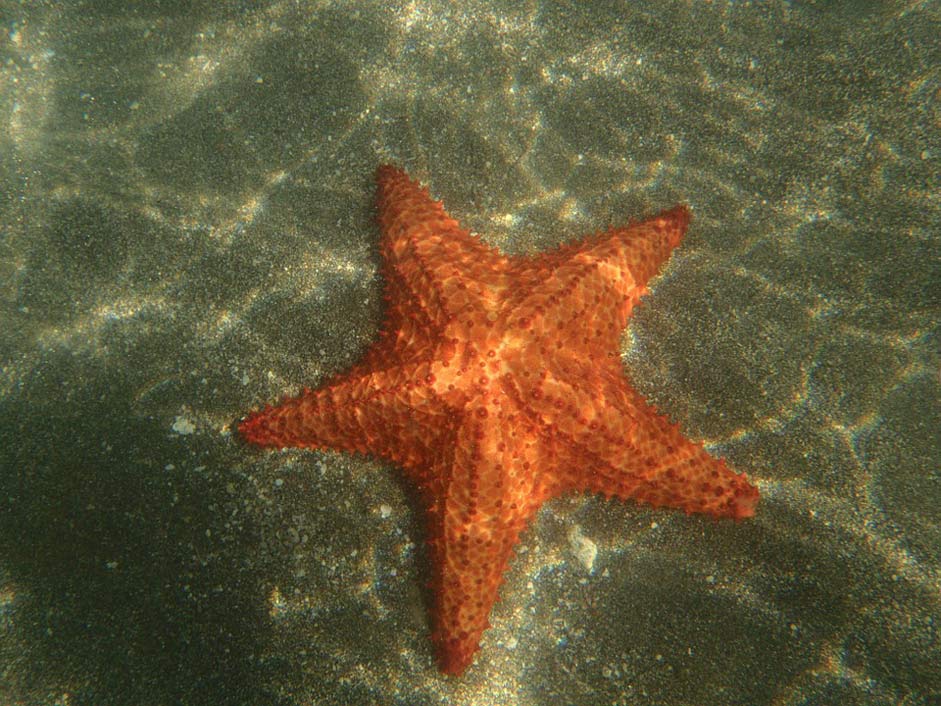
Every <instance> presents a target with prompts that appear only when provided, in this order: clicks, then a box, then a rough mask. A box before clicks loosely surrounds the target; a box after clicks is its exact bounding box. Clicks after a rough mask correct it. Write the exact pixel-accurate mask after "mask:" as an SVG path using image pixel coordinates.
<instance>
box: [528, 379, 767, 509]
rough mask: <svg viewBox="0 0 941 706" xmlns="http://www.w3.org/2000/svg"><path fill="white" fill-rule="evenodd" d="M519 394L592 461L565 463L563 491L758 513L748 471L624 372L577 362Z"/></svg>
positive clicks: (577, 452)
mask: <svg viewBox="0 0 941 706" xmlns="http://www.w3.org/2000/svg"><path fill="white" fill-rule="evenodd" d="M572 373H576V377H571V374H572ZM570 380H578V381H579V382H578V383H574V382H570ZM519 394H522V395H525V396H526V399H528V400H529V401H528V405H529V408H530V411H531V413H532V414H534V415H536V417H537V418H538V419H539V420H540V422H541V423H542V424H543V425H545V427H546V428H547V429H550V430H551V433H552V434H553V435H554V436H555V437H556V438H558V439H562V440H564V441H563V445H564V446H567V447H568V449H569V454H570V455H571V456H572V457H575V458H581V459H582V462H583V463H585V462H587V463H589V464H590V465H591V466H592V467H593V472H592V473H585V472H584V471H583V469H580V468H575V467H571V466H570V467H569V468H568V469H567V471H565V470H564V471H562V476H561V477H560V482H561V486H560V488H561V489H562V490H563V491H564V490H576V491H592V492H598V493H603V494H604V495H606V496H615V497H618V498H622V499H627V498H633V499H635V500H638V501H641V502H647V503H650V504H651V505H653V506H655V507H661V506H666V507H673V508H678V509H681V510H684V511H685V512H687V513H693V512H695V513H704V514H707V515H712V516H714V517H732V518H735V519H741V518H744V517H751V516H752V515H754V514H755V505H756V504H757V502H758V491H757V489H756V488H755V487H754V486H752V485H751V484H750V483H749V482H748V479H747V478H746V476H745V475H744V474H741V475H740V474H737V473H735V472H734V471H732V470H731V469H730V468H729V467H728V466H727V465H726V464H725V461H723V460H721V459H716V458H714V457H712V456H710V455H709V454H708V453H707V452H706V450H705V449H704V448H703V446H702V444H699V443H695V442H692V441H689V440H688V439H686V438H685V437H684V436H683V434H682V432H681V431H680V427H679V425H678V424H673V423H671V422H670V420H669V419H667V417H665V416H664V415H661V414H659V413H658V412H657V411H656V410H655V409H654V408H653V407H651V406H650V405H649V404H647V402H646V401H645V400H644V399H643V397H641V395H640V394H638V393H637V392H635V391H634V390H633V389H632V388H631V387H630V386H629V385H628V384H627V382H626V380H625V379H624V377H623V373H620V372H618V373H615V372H613V371H611V370H606V369H604V368H602V369H600V370H597V371H592V370H589V369H588V368H587V366H584V365H579V364H578V363H575V362H571V363H570V364H569V367H568V369H565V370H559V371H548V370H546V371H544V372H543V373H542V374H541V376H539V378H538V379H534V380H533V382H532V385H531V386H530V387H529V388H528V389H526V388H524V389H522V392H521V393H519ZM599 401H600V403H599Z"/></svg>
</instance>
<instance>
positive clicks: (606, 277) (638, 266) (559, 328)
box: [509, 206, 690, 356]
mask: <svg viewBox="0 0 941 706" xmlns="http://www.w3.org/2000/svg"><path fill="white" fill-rule="evenodd" d="M689 218H690V215H689V209H687V208H686V207H685V206H676V207H674V208H672V209H670V210H669V211H664V212H662V213H660V214H659V215H657V216H654V217H653V218H650V219H647V220H645V221H643V222H641V223H635V224H633V225H630V226H628V227H626V228H618V229H612V230H609V231H607V232H605V233H599V234H597V235H595V236H594V237H592V238H590V239H588V240H586V241H584V242H582V243H577V244H573V245H568V246H563V247H561V248H559V249H558V250H556V251H555V252H550V253H547V254H544V255H542V256H539V257H537V258H535V259H533V260H521V261H515V262H514V269H513V274H514V275H515V276H517V277H520V278H522V279H525V280H528V281H532V280H533V279H534V271H535V272H539V273H541V276H539V277H535V279H537V280H540V282H539V284H538V285H536V286H534V287H533V288H532V290H531V291H528V292H526V296H525V298H524V299H521V300H520V301H519V303H518V304H517V305H516V306H515V307H514V312H513V314H512V315H511V316H510V318H509V325H510V327H511V328H514V327H521V328H524V329H529V330H530V331H531V332H532V334H534V335H536V336H539V337H541V338H544V339H545V340H549V341H554V342H556V343H561V342H562V341H565V344H566V345H567V346H569V347H572V348H575V349H578V350H579V351H581V355H582V356H584V355H585V354H586V353H587V352H589V351H598V350H615V349H616V348H617V344H618V340H619V338H620V336H621V332H622V331H623V329H624V326H625V325H626V323H627V320H628V317H629V316H630V313H631V311H632V309H633V307H634V305H635V304H636V303H637V302H638V300H639V299H640V297H641V296H643V295H644V294H645V293H646V292H647V281H648V280H649V279H650V278H651V277H653V276H654V275H655V274H656V273H657V272H659V270H660V268H661V266H662V265H663V263H664V262H666V260H668V259H669V257H670V253H671V252H672V251H673V249H674V248H675V247H676V246H677V245H678V244H679V243H680V241H681V240H682V238H683V235H684V234H685V233H686V228H687V226H688V224H689ZM532 312H536V315H535V316H533V314H532Z"/></svg>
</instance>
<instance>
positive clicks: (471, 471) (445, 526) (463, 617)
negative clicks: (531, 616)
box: [428, 414, 551, 674]
mask: <svg viewBox="0 0 941 706" xmlns="http://www.w3.org/2000/svg"><path fill="white" fill-rule="evenodd" d="M538 453H539V449H538V448H537V447H536V446H535V445H532V444H529V443H528V442H527V443H525V444H523V443H521V442H520V441H519V440H518V439H516V438H515V434H514V432H513V430H512V428H510V427H508V426H506V425H505V424H503V423H502V420H494V421H490V420H489V419H486V418H485V419H481V418H480V417H478V416H476V415H474V414H469V415H467V417H466V419H465V421H464V423H463V424H462V425H461V427H460V428H459V430H458V433H457V438H456V445H455V447H454V455H453V457H452V459H451V460H450V465H449V467H447V468H442V469H441V470H440V471H439V472H438V473H437V474H436V476H437V479H438V480H437V482H438V483H439V484H440V486H439V488H438V489H437V491H438V492H437V493H433V494H432V495H431V496H429V497H436V498H437V500H436V501H434V502H432V503H431V506H430V510H429V532H428V534H429V547H430V550H431V561H432V566H433V571H434V574H433V578H432V587H433V589H434V597H435V602H434V605H433V610H432V620H433V632H432V639H433V641H434V643H435V646H436V651H437V655H438V662H439V664H440V666H441V669H442V671H444V672H446V673H449V674H460V673H462V672H463V671H464V670H465V669H466V668H467V667H468V665H470V663H471V662H472V661H473V656H474V653H476V651H477V650H478V649H479V646H480V639H481V636H482V635H483V632H484V631H485V630H486V629H487V628H488V627H489V625H490V622H489V616H490V611H491V609H492V607H493V605H494V603H495V602H496V600H497V594H498V591H499V587H500V585H501V584H502V583H503V576H504V573H505V572H506V569H507V567H508V565H509V561H510V557H511V556H512V554H513V547H514V546H515V545H516V542H517V540H518V538H519V534H520V532H521V531H522V529H523V528H524V527H525V526H526V524H527V523H528V522H529V520H530V519H531V518H532V517H533V515H535V513H536V511H537V509H538V508H539V506H540V505H541V504H542V502H543V501H544V500H545V499H546V498H547V497H549V496H550V494H551V488H550V487H549V486H547V485H545V484H544V483H543V480H544V479H540V478H534V477H533V476H531V475H527V474H526V473H524V472H523V470H524V466H525V467H527V468H528V467H529V466H530V462H529V461H528V460H527V459H532V460H533V461H535V460H536V457H537V454H538Z"/></svg>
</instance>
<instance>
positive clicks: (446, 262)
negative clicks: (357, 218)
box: [376, 165, 508, 322]
mask: <svg viewBox="0 0 941 706" xmlns="http://www.w3.org/2000/svg"><path fill="white" fill-rule="evenodd" d="M376 179H377V181H378V184H379V188H378V192H377V197H376V201H377V206H378V211H379V214H378V219H379V226H380V229H381V230H382V241H381V244H380V247H381V250H382V255H383V259H384V260H385V262H386V263H387V266H388V267H389V268H391V269H393V270H394V271H395V273H396V275H397V278H398V279H399V281H400V283H401V284H402V285H404V286H395V287H390V288H389V290H388V293H389V295H390V296H392V297H393V298H394V300H396V301H397V298H398V297H402V298H405V299H410V300H413V301H414V302H415V303H412V304H408V305H406V306H412V307H414V306H419V307H421V308H422V309H423V310H424V311H425V312H426V314H427V316H428V317H429V318H430V319H432V320H433V321H436V322H446V321H449V320H451V319H452V318H454V317H455V316H458V315H459V314H460V313H461V312H462V311H464V310H466V309H467V308H474V309H480V308H481V307H483V308H486V309H487V310H490V311H494V310H496V309H497V307H498V306H499V299H500V293H501V292H502V291H503V290H504V289H505V288H506V272H507V269H508V260H507V258H506V257H504V256H503V255H501V254H500V253H499V252H497V250H495V249H494V248H491V247H488V246H487V245H486V244H484V243H483V242H482V241H481V240H480V239H479V238H476V237H474V236H472V235H471V234H470V233H469V232H468V231H466V230H464V229H463V228H461V226H460V224H459V223H458V222H457V221H456V220H454V219H453V218H451V216H449V215H448V214H447V212H446V211H445V210H444V207H443V206H442V205H441V202H440V201H435V200H434V199H432V198H431V196H430V194H429V193H428V189H427V188H425V187H423V186H422V185H421V184H419V183H418V182H417V181H414V180H412V179H410V178H409V176H408V175H407V174H406V173H405V172H404V171H403V170H401V169H398V168H397V167H392V166H389V165H383V166H381V167H379V169H378V171H377V173H376Z"/></svg>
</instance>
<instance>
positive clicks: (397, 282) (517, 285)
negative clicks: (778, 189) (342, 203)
mask: <svg viewBox="0 0 941 706" xmlns="http://www.w3.org/2000/svg"><path fill="white" fill-rule="evenodd" d="M377 180H378V194H377V205H378V221H379V226H380V228H381V231H382V239H381V246H380V248H381V255H382V258H383V263H384V276H385V295H384V298H385V301H386V317H385V323H384V326H383V327H382V330H381V333H380V335H379V338H378V340H377V341H376V342H375V343H374V344H373V345H372V347H371V348H370V349H369V350H368V351H367V353H366V354H365V356H364V358H363V359H362V360H361V361H360V362H359V363H358V364H357V365H355V366H354V367H353V368H352V369H351V370H350V371H348V372H347V373H345V374H343V375H339V376H336V377H334V378H333V379H332V380H330V381H328V382H327V383H326V384H324V385H323V386H322V387H319V388H318V389H316V390H310V389H305V390H304V391H303V393H302V394H301V395H300V396H298V397H295V398H293V399H287V400H285V401H283V402H281V403H280V404H278V405H277V406H268V407H265V408H264V409H262V410H260V411H255V412H252V413H251V414H249V415H248V416H247V417H246V418H245V419H244V420H243V421H242V422H241V423H240V424H239V432H240V434H241V436H242V437H243V438H244V439H245V440H246V441H248V442H250V443H253V444H259V445H262V446H271V447H281V448H284V447H304V448H312V449H340V450H345V451H351V452H358V453H363V454H372V455H374V456H378V457H380V458H383V459H387V460H390V461H392V462H393V463H395V464H397V465H398V466H400V467H401V468H402V470H403V471H404V473H405V476H406V477H407V478H408V479H410V481H411V482H412V483H414V485H415V486H416V487H417V489H418V491H419V492H418V495H419V497H420V499H421V503H422V505H423V509H424V512H425V515H426V518H427V542H428V546H429V553H430V559H431V565H432V571H433V577H432V580H431V583H430V586H431V589H432V596H433V598H432V605H431V615H432V624H433V626H432V640H433V642H434V644H435V647H436V652H437V656H438V663H439V666H440V669H441V670H442V671H443V672H445V673H448V674H460V673H462V672H463V671H464V670H465V669H466V668H467V667H468V666H469V665H470V664H471V663H472V661H473V659H474V654H475V653H476V651H477V650H478V649H479V645H480V640H481V636H482V635H483V632H484V631H485V630H486V629H487V628H488V627H489V615H490V610H491V608H492V606H493V605H494V603H495V602H496V599H497V593H498V589H499V586H500V584H501V583H502V581H503V575H504V573H505V571H506V568H507V566H508V564H509V561H510V558H511V556H512V554H513V548H514V545H515V544H516V543H517V540H518V538H519V535H520V532H521V530H522V529H523V528H524V527H525V526H526V525H527V523H528V522H529V520H530V519H531V518H532V517H533V516H534V515H535V514H536V511H537V510H538V509H539V507H540V506H541V505H542V504H543V503H544V502H545V501H546V500H548V499H550V498H553V497H556V496H558V495H561V494H563V493H568V492H579V491H581V492H593V493H601V494H603V495H605V496H607V497H609V498H610V497H616V498H621V499H628V498H632V499H634V500H636V501H640V502H643V503H647V504H649V505H652V506H654V507H670V508H678V509H680V510H683V511H685V512H686V513H704V514H707V515H711V516H713V517H731V518H735V519H739V518H744V517H749V516H751V515H753V514H754V512H755V505H756V504H757V501H758V491H757V489H756V488H754V487H753V486H752V485H751V484H749V482H748V480H747V478H746V477H745V476H744V475H739V474H737V473H735V472H734V471H732V470H731V469H729V468H728V466H727V465H726V464H725V462H724V461H722V460H719V459H716V458H713V457H712V456H710V455H709V454H708V453H707V452H706V451H705V450H704V449H703V447H702V445H701V444H698V443H694V442H692V441H689V440H687V439H686V438H685V437H684V436H683V434H682V433H681V432H680V429H679V427H678V426H677V425H676V424H673V423H671V422H670V421H669V420H668V419H667V418H666V417H665V416H662V415H660V414H659V413H658V412H657V411H656V410H655V409H654V408H653V407H652V406H651V405H649V404H648V403H647V402H645V401H644V399H643V398H642V397H641V395H640V394H639V393H638V392H637V391H635V390H634V388H633V387H632V386H631V384H630V382H629V381H628V379H627V377H626V375H625V373H624V370H623V368H622V363H621V358H620V354H619V340H620V336H621V333H622V330H623V329H624V327H625V325H626V324H627V321H628V318H629V317H630V314H631V310H632V309H633V307H634V306H635V305H636V304H637V302H638V300H639V299H640V297H641V296H642V295H643V294H644V293H646V291H647V287H646V284H647V281H648V280H649V279H650V278H651V277H653V276H654V275H656V274H657V272H658V271H659V269H660V268H661V266H662V265H663V264H664V262H666V260H667V259H668V258H669V257H670V253H671V252H672V250H673V248H675V247H676V246H677V245H678V244H679V242H680V240H681V239H682V237H683V235H684V233H685V231H686V227H687V224H688V223H689V218H690V215H689V211H688V210H687V209H686V207H684V206H676V207H674V208H673V209H671V210H668V211H664V212H662V213H660V214H659V215H657V216H654V217H653V218H650V219H649V220H646V221H643V222H640V223H634V224H632V225H629V226H627V227H624V228H618V229H612V230H608V231H607V232H602V233H599V234H596V235H594V236H593V237H590V238H588V239H586V240H584V241H581V242H577V243H573V244H569V245H566V246H563V247H560V248H558V249H557V250H555V251H552V252H548V253H543V254H541V255H538V256H536V257H522V256H520V257H508V256H505V255H503V254H501V253H499V252H498V251H497V250H495V249H494V248H491V247H488V246H487V245H486V244H484V243H483V242H481V241H480V240H479V239H477V238H476V237H474V236H472V235H471V234H470V233H469V232H468V231H466V230H464V229H462V228H461V226H460V225H459V224H458V222H457V221H455V220H454V219H453V218H451V217H450V216H449V215H448V214H447V213H446V212H445V210H444V208H443V206H442V205H441V203H440V202H438V201H434V200H433V199H432V198H431V196H430V195H429V192H428V190H427V189H425V188H423V187H422V186H421V185H420V184H419V183H418V182H417V181H413V180H412V179H410V178H409V176H408V175H407V174H406V173H405V172H404V171H402V170H401V169H398V168H396V167H393V166H388V165H386V166H381V167H379V169H378V172H377Z"/></svg>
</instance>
